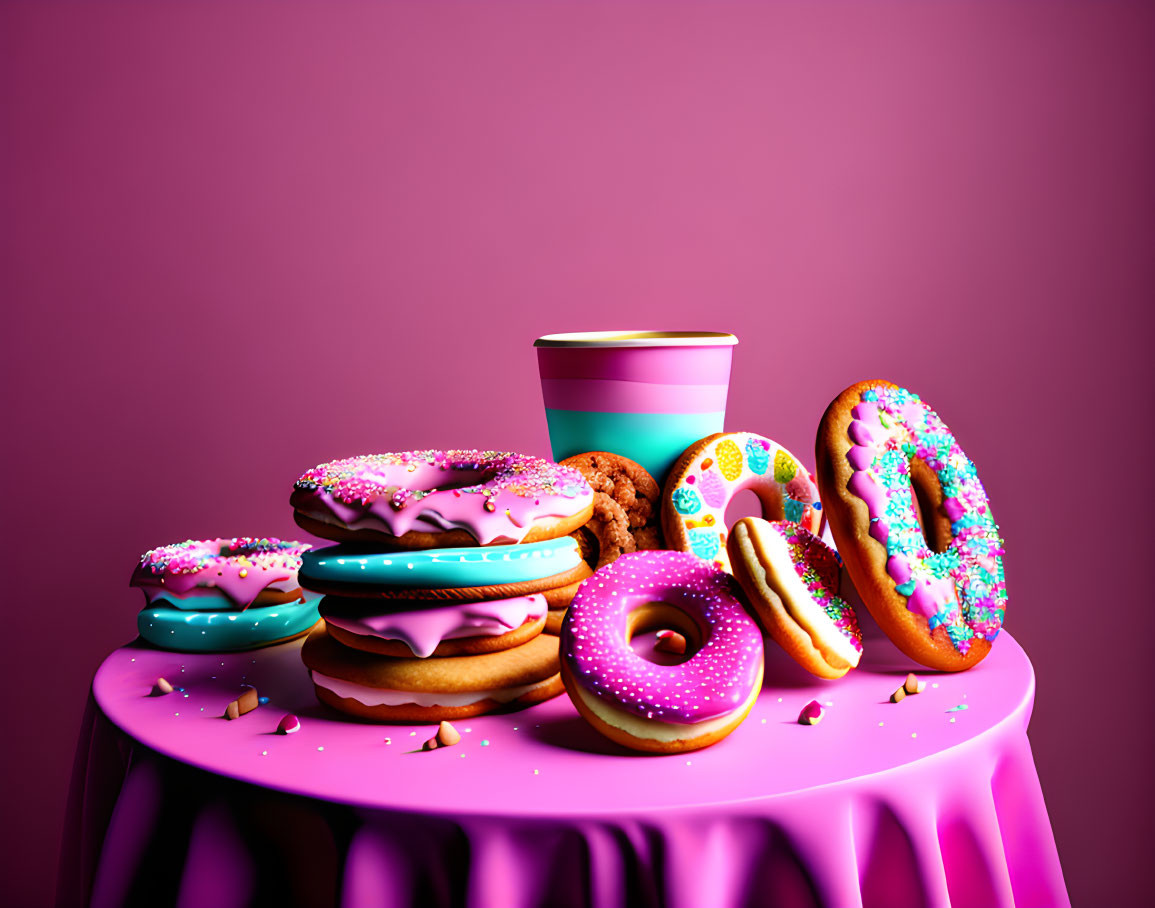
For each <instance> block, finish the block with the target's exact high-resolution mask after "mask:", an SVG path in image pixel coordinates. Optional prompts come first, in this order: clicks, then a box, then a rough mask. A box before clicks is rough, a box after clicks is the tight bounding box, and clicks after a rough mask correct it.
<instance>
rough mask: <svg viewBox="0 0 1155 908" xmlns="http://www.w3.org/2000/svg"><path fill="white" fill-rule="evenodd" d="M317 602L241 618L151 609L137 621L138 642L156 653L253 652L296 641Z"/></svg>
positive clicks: (309, 599)
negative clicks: (271, 645)
mask: <svg viewBox="0 0 1155 908" xmlns="http://www.w3.org/2000/svg"><path fill="white" fill-rule="evenodd" d="M320 598H321V597H320V596H314V595H312V594H306V596H305V601H304V602H285V603H280V604H278V605H266V606H252V607H250V608H247V609H245V610H244V611H243V612H192V611H188V610H186V609H179V608H172V607H171V606H169V605H166V604H163V603H162V604H158V605H150V606H147V607H145V608H144V609H142V610H141V612H140V614H139V615H137V616H136V626H137V628H138V629H139V630H140V636H141V637H143V638H144V639H145V640H147V641H148V642H149V643H151V644H152V645H153V646H158V647H160V648H161V649H172V650H177V651H179V652H182V653H223V652H235V651H237V650H246V649H257V648H258V647H261V646H268V645H269V644H270V643H280V642H282V641H284V640H289V639H291V638H293V637H297V636H300V635H301V634H303V633H305V632H306V631H307V630H309V628H311V627H312V626H313V625H314V624H316V623H317V622H318V621H319V620H320V617H321V616H320V615H319V614H318V613H317V603H318V602H320Z"/></svg>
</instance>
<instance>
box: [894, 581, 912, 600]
mask: <svg viewBox="0 0 1155 908" xmlns="http://www.w3.org/2000/svg"><path fill="white" fill-rule="evenodd" d="M894 591H895V592H896V593H899V594H900V595H903V596H909V595H911V594H912V593H913V592H914V581H913V580H908V581H906V583H900V584H898V585H897V586H895V588H894Z"/></svg>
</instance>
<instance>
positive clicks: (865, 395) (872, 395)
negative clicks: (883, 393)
mask: <svg viewBox="0 0 1155 908" xmlns="http://www.w3.org/2000/svg"><path fill="white" fill-rule="evenodd" d="M862 399H863V400H878V392H877V391H875V390H874V389H873V388H870V389H869V390H866V391H863V392H862Z"/></svg>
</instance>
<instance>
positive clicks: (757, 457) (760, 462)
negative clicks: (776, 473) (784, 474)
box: [746, 438, 770, 476]
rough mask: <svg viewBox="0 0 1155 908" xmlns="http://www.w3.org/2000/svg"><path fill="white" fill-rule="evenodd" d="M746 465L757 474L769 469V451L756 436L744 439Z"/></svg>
mask: <svg viewBox="0 0 1155 908" xmlns="http://www.w3.org/2000/svg"><path fill="white" fill-rule="evenodd" d="M746 465H747V466H749V467H750V472H751V473H757V474H758V475H759V476H762V475H764V474H765V472H766V471H767V470H768V469H770V451H769V450H768V449H767V448H766V446H765V445H764V444H763V443H762V442H760V441H759V440H758V439H756V438H748V439H746Z"/></svg>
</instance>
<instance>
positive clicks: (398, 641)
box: [320, 594, 546, 659]
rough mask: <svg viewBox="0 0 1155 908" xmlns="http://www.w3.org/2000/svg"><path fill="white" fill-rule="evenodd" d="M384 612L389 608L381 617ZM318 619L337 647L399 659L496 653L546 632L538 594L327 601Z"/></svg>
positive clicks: (331, 598)
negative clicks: (447, 599)
mask: <svg viewBox="0 0 1155 908" xmlns="http://www.w3.org/2000/svg"><path fill="white" fill-rule="evenodd" d="M382 606H387V607H388V611H384V609H383V608H382ZM320 611H321V617H322V618H324V619H325V627H326V629H327V630H328V631H329V636H331V637H332V638H333V639H334V640H336V641H337V642H338V643H341V644H343V645H345V646H348V647H352V648H353V649H359V650H362V651H363V652H367V653H377V654H378V655H382V656H394V657H396V658H401V659H412V658H414V657H417V658H420V659H426V658H429V657H434V658H439V657H443V656H469V655H476V654H478V653H496V652H500V651H501V650H503V649H510V648H512V647H514V646H520V645H521V644H523V643H528V642H529V641H530V640H532V639H533V638H534V637H536V636H537V635H538V634H540V633H541V632H542V630H544V628H545V615H546V604H545V597H544V596H542V595H540V594H534V595H530V596H514V597H511V598H509V599H494V600H490V601H488V602H454V603H445V602H430V601H428V600H412V601H408V602H407V601H405V600H393V601H391V602H389V603H380V604H379V605H378V607H376V608H373V607H372V606H370V607H369V608H368V611H367V610H366V603H365V600H364V599H341V598H339V597H336V596H326V597H325V598H324V599H322V600H321V606H320Z"/></svg>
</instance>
